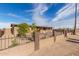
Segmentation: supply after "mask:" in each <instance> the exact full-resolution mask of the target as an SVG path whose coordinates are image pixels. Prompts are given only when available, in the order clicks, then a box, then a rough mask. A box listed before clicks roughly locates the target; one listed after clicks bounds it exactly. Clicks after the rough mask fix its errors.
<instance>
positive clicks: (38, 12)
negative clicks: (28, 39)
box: [32, 4, 49, 26]
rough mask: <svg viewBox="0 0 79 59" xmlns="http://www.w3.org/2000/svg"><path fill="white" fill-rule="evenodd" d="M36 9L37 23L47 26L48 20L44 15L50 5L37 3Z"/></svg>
mask: <svg viewBox="0 0 79 59" xmlns="http://www.w3.org/2000/svg"><path fill="white" fill-rule="evenodd" d="M35 7H36V8H35V10H34V12H33V17H32V19H33V21H34V22H35V23H36V25H39V26H46V25H48V22H47V20H46V19H45V18H44V17H43V16H42V15H43V13H44V12H45V11H47V10H48V8H49V7H47V6H46V4H35Z"/></svg>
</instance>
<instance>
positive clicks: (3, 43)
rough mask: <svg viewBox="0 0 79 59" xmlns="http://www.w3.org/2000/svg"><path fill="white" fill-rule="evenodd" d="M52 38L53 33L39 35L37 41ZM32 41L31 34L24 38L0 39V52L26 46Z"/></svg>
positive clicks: (57, 33) (59, 33)
mask: <svg viewBox="0 0 79 59" xmlns="http://www.w3.org/2000/svg"><path fill="white" fill-rule="evenodd" d="M61 34H62V32H56V36H58V35H61ZM52 36H53V32H46V33H39V39H45V38H50V37H52ZM32 41H34V39H33V34H31V35H28V36H26V37H9V36H8V37H4V38H2V37H0V50H4V49H7V48H10V47H14V46H16V45H21V44H26V43H29V42H32Z"/></svg>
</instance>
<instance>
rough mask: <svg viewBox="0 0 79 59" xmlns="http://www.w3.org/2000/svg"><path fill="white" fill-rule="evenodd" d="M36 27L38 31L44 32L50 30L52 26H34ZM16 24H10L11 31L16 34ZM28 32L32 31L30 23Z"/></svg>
mask: <svg viewBox="0 0 79 59" xmlns="http://www.w3.org/2000/svg"><path fill="white" fill-rule="evenodd" d="M36 28H37V29H38V30H39V32H40V33H46V32H52V27H47V26H36ZM17 29H18V28H17V25H16V24H11V32H12V33H13V34H15V35H17ZM29 29H30V33H32V32H33V30H32V28H31V25H30V28H29Z"/></svg>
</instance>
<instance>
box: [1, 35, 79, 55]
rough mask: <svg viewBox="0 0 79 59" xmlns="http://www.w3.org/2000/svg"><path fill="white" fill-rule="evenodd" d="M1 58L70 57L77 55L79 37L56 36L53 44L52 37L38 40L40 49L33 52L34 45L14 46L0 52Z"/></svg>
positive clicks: (78, 51)
mask: <svg viewBox="0 0 79 59" xmlns="http://www.w3.org/2000/svg"><path fill="white" fill-rule="evenodd" d="M0 55H2V56H4V55H5V56H72V55H79V35H76V36H75V35H74V36H73V35H68V38H64V36H63V35H60V36H57V40H56V42H55V43H54V41H53V37H51V38H47V39H42V40H40V49H39V50H37V51H34V43H33V42H31V43H28V44H25V45H20V46H16V47H13V48H9V49H6V50H3V51H0Z"/></svg>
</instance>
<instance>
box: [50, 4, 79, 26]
mask: <svg viewBox="0 0 79 59" xmlns="http://www.w3.org/2000/svg"><path fill="white" fill-rule="evenodd" d="M77 10H78V11H77V13H78V14H79V4H77ZM74 14H75V4H67V5H66V6H64V7H63V8H62V9H60V10H59V11H58V12H57V13H56V17H55V18H53V19H52V21H51V22H50V23H51V24H52V26H55V27H56V26H57V27H65V26H69V27H73V25H72V24H73V22H74V21H73V20H74V17H73V16H72V15H74ZM70 15H71V18H70V17H69V16H70ZM66 18H69V19H66ZM78 18H79V17H78ZM77 22H79V20H78V19H77ZM78 25H79V24H78Z"/></svg>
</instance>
